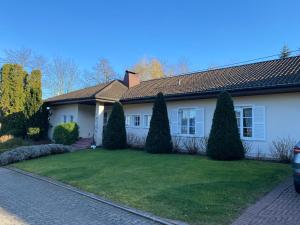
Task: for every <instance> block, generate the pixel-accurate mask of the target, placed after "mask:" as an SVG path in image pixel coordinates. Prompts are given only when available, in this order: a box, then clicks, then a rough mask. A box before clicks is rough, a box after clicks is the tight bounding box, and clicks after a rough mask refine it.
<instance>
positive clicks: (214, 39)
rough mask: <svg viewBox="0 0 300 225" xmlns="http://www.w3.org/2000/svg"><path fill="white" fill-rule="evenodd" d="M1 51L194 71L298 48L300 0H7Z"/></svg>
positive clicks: (119, 67) (0, 24)
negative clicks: (150, 60)
mask: <svg viewBox="0 0 300 225" xmlns="http://www.w3.org/2000/svg"><path fill="white" fill-rule="evenodd" d="M0 8H1V10H0V32H1V33H0V56H1V54H2V52H3V49H6V48H13V49H14V48H21V47H26V48H31V49H32V50H33V51H34V52H36V53H38V54H41V55H44V56H46V57H52V56H62V57H66V58H72V59H74V61H75V62H76V63H77V64H79V65H80V67H81V68H82V69H89V68H91V67H92V66H93V65H94V64H95V63H96V61H97V59H98V58H101V57H104V58H107V59H108V60H109V61H110V62H111V64H112V66H113V68H114V69H115V70H116V71H117V72H118V73H123V71H124V70H125V69H127V68H129V67H130V66H131V65H133V64H134V63H136V62H137V60H138V59H139V58H141V57H143V56H148V57H157V58H159V59H161V60H164V61H167V62H168V63H176V62H177V61H178V60H180V59H184V60H186V61H188V63H189V66H190V68H191V70H193V71H194V70H200V69H203V68H207V67H209V66H217V65H219V66H221V65H224V64H228V63H233V62H237V61H244V60H248V59H252V58H257V57H261V56H266V55H272V54H276V53H278V52H279V51H280V49H281V48H282V46H283V45H284V44H287V45H288V46H289V47H290V49H298V48H300V29H299V28H300V15H299V9H300V1H299V0H294V1H291V0H285V1H283V0H282V1H277V0H270V1H269V0H268V1H267V0H266V1H264V0H260V1H259V0H251V1H250V0H248V1H241V0H236V1H231V0H226V1H221V0H220V1H213V0H210V1H208V0H207V1H200V0H198V1H197V0H195V1H192V0H191V1H189V0H185V1H184V0H181V1H175V0H170V1H168V0H165V1H164V0H160V1H159V0H147V1H146V0H145V1H142V0H136V1H133V0H131V1H130V0H127V1H121V0H119V1H116V0H106V1H100V0H98V1H96V0H95V1H91V0H81V1H79V0H77V1H76V0H48V1H46V0H43V1H42V0H35V1H34V0H26V1H25V0H19V1H17V0H1V2H0Z"/></svg>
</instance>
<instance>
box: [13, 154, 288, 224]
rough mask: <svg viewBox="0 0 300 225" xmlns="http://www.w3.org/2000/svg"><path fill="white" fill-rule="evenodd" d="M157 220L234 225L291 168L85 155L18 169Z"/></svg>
mask: <svg viewBox="0 0 300 225" xmlns="http://www.w3.org/2000/svg"><path fill="white" fill-rule="evenodd" d="M14 166H15V167H17V168H20V169H23V170H26V171H30V172H34V173H37V174H40V175H43V176H48V177H52V178H54V179H57V180H60V181H63V182H65V183H68V184H71V185H73V186H76V187H79V188H81V189H84V190H86V191H89V192H93V193H96V194H99V195H101V196H104V197H106V198H108V199H112V200H114V201H116V202H121V203H123V204H126V205H129V206H132V207H136V208H138V209H142V210H145V211H149V212H152V213H153V214H155V215H158V216H162V217H166V218H171V219H177V220H183V221H186V222H189V223H194V224H198V223H200V224H229V223H230V222H231V221H232V220H233V219H234V218H235V217H237V216H238V215H239V214H240V213H241V211H242V209H244V208H245V207H247V206H248V205H249V204H250V203H253V202H255V201H256V200H257V199H258V198H259V197H261V196H262V195H264V194H265V193H266V192H268V191H270V190H271V189H272V188H273V187H274V186H275V185H276V184H278V183H279V182H281V181H283V180H284V179H285V178H286V177H287V176H289V175H290V174H291V169H290V167H289V166H288V165H285V164H278V163H272V162H262V161H252V160H242V161H231V162H227V161H213V160H210V159H207V158H205V157H201V156H192V155H179V154H169V155H167V154H162V155H158V154H157V155H155V154H148V153H145V152H142V151H134V150H116V151H108V150H102V149H98V150H95V151H90V150H88V151H80V152H76V153H69V154H64V155H54V156H48V157H44V158H40V159H36V160H30V161H24V162H21V163H17V164H14Z"/></svg>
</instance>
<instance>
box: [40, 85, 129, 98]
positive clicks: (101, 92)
mask: <svg viewBox="0 0 300 225" xmlns="http://www.w3.org/2000/svg"><path fill="white" fill-rule="evenodd" d="M126 90H127V87H126V86H125V85H124V84H123V83H121V82H120V81H118V80H115V81H111V82H108V83H102V84H99V85H96V86H92V87H88V88H84V89H80V90H78V91H72V92H69V93H67V94H63V95H58V96H55V97H52V98H48V99H46V100H45V101H44V102H47V103H54V102H64V101H75V100H83V99H90V100H94V99H97V98H98V99H111V100H118V99H120V98H121V96H122V95H123V94H124V92H125V91H126Z"/></svg>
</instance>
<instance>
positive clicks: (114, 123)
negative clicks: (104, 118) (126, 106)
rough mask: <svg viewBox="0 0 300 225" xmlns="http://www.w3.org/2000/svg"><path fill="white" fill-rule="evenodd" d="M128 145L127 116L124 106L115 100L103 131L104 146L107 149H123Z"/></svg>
mask: <svg viewBox="0 0 300 225" xmlns="http://www.w3.org/2000/svg"><path fill="white" fill-rule="evenodd" d="M126 146H127V138H126V128H125V116H124V111H123V106H122V104H121V103H120V102H115V103H114V105H113V108H112V111H111V114H110V116H109V119H108V122H107V126H106V127H105V129H104V132H103V147H104V148H107V149H122V148H126Z"/></svg>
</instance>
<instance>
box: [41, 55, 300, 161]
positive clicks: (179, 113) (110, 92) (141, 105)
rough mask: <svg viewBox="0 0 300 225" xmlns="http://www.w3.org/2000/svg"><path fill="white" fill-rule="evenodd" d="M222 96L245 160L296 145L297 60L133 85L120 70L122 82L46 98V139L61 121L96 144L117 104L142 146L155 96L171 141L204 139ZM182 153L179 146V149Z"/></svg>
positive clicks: (299, 122)
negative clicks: (276, 145)
mask: <svg viewBox="0 0 300 225" xmlns="http://www.w3.org/2000/svg"><path fill="white" fill-rule="evenodd" d="M224 90H226V91H228V92H229V93H230V94H231V95H232V97H233V101H234V107H235V111H236V117H237V123H238V127H239V131H240V135H241V139H242V140H243V142H244V143H245V144H247V146H248V147H247V148H248V149H249V151H248V152H247V154H248V155H249V156H254V157H255V156H258V155H259V156H261V157H271V149H272V145H273V142H274V141H276V140H278V139H279V138H290V139H291V140H295V142H297V141H299V140H300V119H299V116H300V57H299V56H297V57H290V58H286V59H280V60H271V61H265V62H259V63H253V64H246V65H240V66H235V67H228V68H221V69H214V70H208V71H203V72H197V73H191V74H185V75H180V76H176V77H170V78H162V79H154V80H149V81H142V82H141V81H139V76H138V75H137V74H135V73H133V72H130V71H126V74H125V77H124V80H123V81H120V80H114V81H112V82H109V83H106V84H100V85H97V86H94V87H90V88H85V89H82V90H79V91H75V92H71V93H68V94H64V95H60V96H56V97H53V98H50V99H47V100H46V102H47V103H48V104H49V106H50V109H51V117H50V124H51V126H52V127H51V128H50V130H49V137H50V138H52V134H53V128H54V127H55V126H56V125H58V124H60V123H64V122H69V121H74V122H77V123H78V125H79V131H80V132H79V135H80V137H83V138H93V139H94V140H95V141H96V144H97V145H101V144H102V132H103V126H105V124H106V123H107V121H108V118H109V114H110V112H111V107H112V104H113V102H115V101H120V102H121V103H122V104H123V107H124V113H125V117H126V130H127V136H128V137H130V138H131V141H133V142H141V143H142V142H143V141H144V140H145V138H146V136H147V133H148V130H149V124H150V120H151V115H152V106H153V101H154V99H155V96H156V94H157V93H158V92H162V93H164V95H165V99H166V102H167V109H168V116H169V122H170V128H171V135H172V138H174V139H175V138H180V139H182V140H188V139H191V138H195V139H205V138H206V137H208V136H209V132H210V129H211V125H212V118H213V114H214V110H215V106H216V100H217V96H218V94H219V93H220V92H221V91H224ZM183 150H184V147H183Z"/></svg>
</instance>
